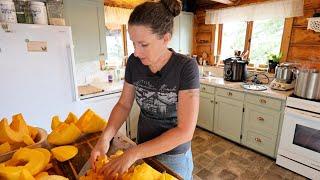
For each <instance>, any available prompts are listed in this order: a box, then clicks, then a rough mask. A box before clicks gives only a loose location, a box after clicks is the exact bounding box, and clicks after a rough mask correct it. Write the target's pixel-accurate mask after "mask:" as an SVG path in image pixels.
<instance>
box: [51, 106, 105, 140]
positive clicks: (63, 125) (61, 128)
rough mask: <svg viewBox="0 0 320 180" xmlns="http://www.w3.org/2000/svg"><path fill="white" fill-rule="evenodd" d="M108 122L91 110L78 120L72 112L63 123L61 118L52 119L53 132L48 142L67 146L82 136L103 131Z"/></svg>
mask: <svg viewBox="0 0 320 180" xmlns="http://www.w3.org/2000/svg"><path fill="white" fill-rule="evenodd" d="M106 125H107V122H106V121H105V120H104V119H103V118H101V117H100V116H99V115H97V114H96V113H95V112H94V111H92V110H91V109H88V110H87V111H85V112H84V113H83V114H82V115H81V117H80V118H79V119H78V118H77V116H76V115H75V114H73V113H72V112H70V113H69V115H68V117H67V118H66V120H65V121H64V122H62V121H61V120H60V118H59V116H54V117H52V121H51V129H52V132H51V133H50V134H49V135H48V142H49V143H50V144H53V145H66V144H71V143H73V142H75V141H76V140H77V139H78V138H79V137H80V136H81V134H87V133H94V132H99V131H103V130H104V128H105V127H106Z"/></svg>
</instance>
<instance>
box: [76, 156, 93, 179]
mask: <svg viewBox="0 0 320 180" xmlns="http://www.w3.org/2000/svg"><path fill="white" fill-rule="evenodd" d="M90 168H91V162H90V158H89V159H88V160H87V162H86V163H85V164H84V165H83V166H82V168H81V170H80V172H79V174H78V176H79V177H81V176H84V175H85V174H86V172H87V171H88V170H89V169H90Z"/></svg>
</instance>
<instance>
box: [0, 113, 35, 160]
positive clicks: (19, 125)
mask: <svg viewBox="0 0 320 180" xmlns="http://www.w3.org/2000/svg"><path fill="white" fill-rule="evenodd" d="M37 135H38V129H37V128H36V127H33V126H29V125H27V123H26V122H25V120H24V118H23V115H22V114H21V113H20V114H16V115H13V116H12V121H11V123H10V125H9V123H8V119H7V118H3V119H2V120H1V121H0V155H2V154H6V153H8V152H10V151H13V150H15V149H18V148H20V147H25V146H29V145H33V144H35V140H36V137H37Z"/></svg>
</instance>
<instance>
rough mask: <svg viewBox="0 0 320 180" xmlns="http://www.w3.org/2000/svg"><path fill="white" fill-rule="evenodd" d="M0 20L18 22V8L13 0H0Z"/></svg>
mask: <svg viewBox="0 0 320 180" xmlns="http://www.w3.org/2000/svg"><path fill="white" fill-rule="evenodd" d="M0 22H5V23H17V17H16V10H15V7H14V3H13V1H12V0H0Z"/></svg>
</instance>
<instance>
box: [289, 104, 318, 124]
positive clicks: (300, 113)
mask: <svg viewBox="0 0 320 180" xmlns="http://www.w3.org/2000/svg"><path fill="white" fill-rule="evenodd" d="M285 113H289V114H294V115H296V116H300V117H302V118H304V119H310V120H313V121H319V122H320V114H316V113H311V112H308V111H301V110H297V109H293V108H289V107H286V110H285Z"/></svg>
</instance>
